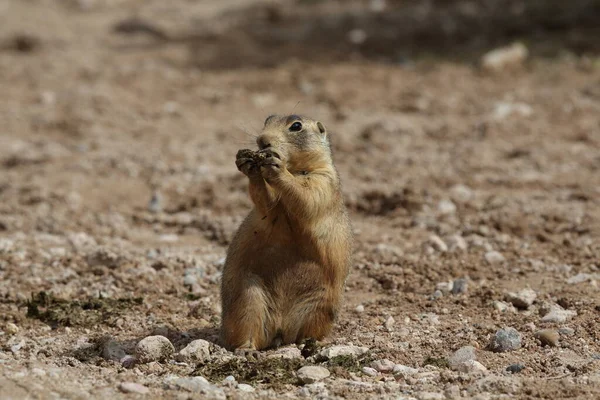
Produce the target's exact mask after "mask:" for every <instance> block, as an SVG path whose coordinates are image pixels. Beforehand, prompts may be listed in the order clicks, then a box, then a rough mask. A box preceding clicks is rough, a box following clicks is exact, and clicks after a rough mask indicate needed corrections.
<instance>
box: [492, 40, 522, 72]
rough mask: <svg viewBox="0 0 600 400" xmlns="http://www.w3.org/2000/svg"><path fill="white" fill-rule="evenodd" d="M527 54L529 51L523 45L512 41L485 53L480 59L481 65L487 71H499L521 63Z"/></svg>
mask: <svg viewBox="0 0 600 400" xmlns="http://www.w3.org/2000/svg"><path fill="white" fill-rule="evenodd" d="M528 56H529V51H528V50H527V47H525V45H523V44H522V43H514V44H512V45H510V46H506V47H501V48H497V49H494V50H492V51H490V52H488V53H486V54H485V55H484V56H483V57H482V59H481V65H482V67H483V68H484V69H486V70H488V71H492V72H499V71H503V70H508V69H513V68H515V67H518V66H521V65H523V63H524V62H525V60H526V59H527V57H528Z"/></svg>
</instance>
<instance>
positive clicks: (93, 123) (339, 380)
mask: <svg viewBox="0 0 600 400" xmlns="http://www.w3.org/2000/svg"><path fill="white" fill-rule="evenodd" d="M363 3H364V4H363ZM367 3H369V2H347V3H339V2H333V1H332V2H327V3H324V2H319V1H306V0H305V1H299V2H296V3H291V2H289V1H287V2H279V3H273V2H263V1H241V0H238V1H235V0H228V1H223V0H222V1H191V0H173V1H169V2H164V1H160V0H65V1H56V0H2V1H0V42H1V43H0V97H1V100H0V127H1V129H0V398H2V399H10V398H14V399H21V398H35V399H59V398H61V399H62V398H64V399H89V398H98V399H102V398H106V399H108V398H129V397H131V398H133V397H138V398H157V399H158V398H177V399H185V398H194V399H201V398H225V396H227V397H228V398H296V397H303V396H304V397H312V398H359V399H361V398H362V399H366V398H390V399H392V398H394V399H410V398H415V399H446V398H448V399H454V398H477V399H501V398H522V399H534V398H546V399H566V398H573V399H575V398H577V399H596V398H600V288H599V282H600V59H599V58H598V56H597V50H598V46H599V42H598V40H597V37H598V36H597V34H598V26H600V25H599V24H598V23H597V22H598V20H599V19H598V16H599V15H600V12H599V9H600V7H599V6H598V2H590V1H574V2H572V4H573V8H572V9H570V13H567V12H565V13H559V14H557V13H547V14H543V15H542V17H543V16H544V15H545V16H548V15H550V16H551V17H552V18H550V19H548V18H546V19H544V18H545V17H544V18H542V17H540V18H539V19H535V18H533V17H531V15H538V14H535V11H536V10H535V9H534V10H533V11H532V10H531V9H530V8H528V6H525V5H524V4H525V3H524V2H519V1H510V2H508V3H509V6H506V7H502V10H503V12H504V11H505V12H506V13H507V14H506V15H504V14H502V13H499V11H498V10H497V9H492V8H490V7H491V5H493V4H496V5H497V4H498V2H497V1H482V2H472V1H441V0H440V1H430V2H424V1H423V2H416V1H407V2H400V1H388V2H387V7H388V9H387V10H384V11H383V12H381V11H377V7H379V6H381V4H383V3H384V2H378V1H372V2H370V6H369V5H368V4H367ZM539 3H540V2H529V4H534V5H536V4H538V5H539ZM550 3H552V4H555V3H556V2H555V1H549V2H548V4H550ZM590 4H592V5H591V6H590ZM575 5H577V7H576V6H575ZM584 6H587V8H585V7H584ZM369 7H371V8H369ZM531 7H533V6H531ZM494 10H496V11H494ZM530 13H534V14H531V15H530ZM556 15H559V16H560V18H557V17H555V16H556ZM132 18H135V19H132ZM140 21H142V22H144V23H149V24H151V25H150V26H146V25H143V24H142V23H141V22H140ZM507 21H510V24H509V23H508V22H507ZM119 23H121V25H118V26H120V28H118V29H116V28H115V26H116V24H119ZM149 27H153V30H151V32H146V33H143V32H142V33H140V32H138V33H135V32H129V34H125V33H124V32H123V31H131V30H135V29H137V30H140V28H146V31H149V29H147V28H149ZM513 40H522V41H523V42H524V43H525V44H526V45H527V46H528V47H529V49H530V53H531V56H530V57H529V59H528V60H527V61H526V62H525V63H524V65H522V66H520V67H519V68H516V69H510V70H505V71H500V72H497V73H490V72H485V71H483V70H482V69H481V68H480V67H479V65H478V64H477V62H476V61H477V60H478V59H479V57H480V56H481V55H482V54H483V53H485V52H486V51H488V50H490V49H492V48H494V47H496V46H498V45H505V44H509V43H511V42H512V41H513ZM292 111H293V112H294V113H300V114H306V115H308V116H312V117H314V118H318V119H319V120H321V121H323V123H324V124H325V125H326V126H327V127H328V128H329V130H330V131H331V132H332V134H331V140H332V143H333V149H334V157H335V161H336V165H337V167H338V169H339V171H340V175H341V178H342V183H343V190H344V195H345V198H346V202H347V205H348V207H349V209H350V212H351V217H352V223H353V226H354V230H355V233H356V238H357V246H356V252H355V258H354V263H353V267H352V271H351V275H350V277H349V280H348V285H347V291H346V294H345V305H344V308H343V312H342V313H341V315H340V316H339V321H338V322H337V324H336V327H335V329H334V332H333V334H332V335H331V337H329V338H328V339H327V340H326V341H325V342H324V343H319V344H318V346H322V347H324V348H328V347H330V346H332V345H343V346H349V345H355V346H362V347H367V348H368V352H367V353H366V354H365V355H362V356H360V357H357V358H352V357H346V358H344V357H341V358H340V357H338V358H336V359H330V360H324V359H321V358H319V357H315V356H312V357H308V358H307V359H305V358H304V357H301V356H297V357H295V358H292V359H291V360H288V361H289V362H288V361H285V360H284V361H285V362H284V361H279V360H278V359H276V358H267V359H266V360H267V361H264V360H262V361H260V360H259V361H254V360H248V361H246V360H244V359H241V358H238V357H234V356H233V355H232V354H231V353H227V352H226V351H225V350H224V349H222V348H220V347H219V346H218V341H217V340H218V336H217V327H218V324H219V318H220V316H219V313H220V305H219V297H218V287H219V286H218V285H219V273H220V269H221V267H222V265H223V260H224V256H225V251H226V248H227V244H228V242H229V240H230V238H231V236H232V234H233V232H234V231H235V229H236V227H237V225H238V224H239V222H240V221H241V220H242V218H243V217H244V216H245V215H246V213H247V212H248V211H249V210H250V207H251V202H250V200H249V197H248V195H247V186H246V180H245V177H244V176H243V175H242V174H241V173H239V172H238V171H237V170H236V167H235V163H234V160H235V154H236V151H237V150H238V149H240V148H245V147H249V146H254V138H255V135H256V134H257V133H258V132H259V130H260V128H261V127H262V123H263V121H264V119H265V117H266V116H267V115H269V114H273V113H279V114H286V113H291V112H292ZM457 280H458V281H457ZM528 288H530V289H532V290H533V295H531V294H530V296H534V297H535V298H534V299H531V301H529V302H528V304H520V303H519V301H518V299H517V300H515V299H514V298H511V296H510V295H509V293H510V292H514V293H516V292H520V291H522V290H524V289H528ZM517 297H519V296H517ZM520 297H523V296H522V295H521V296H520ZM513 303H514V304H516V305H517V307H514V306H513V305H512V304H513ZM526 303H527V302H526ZM555 314H558V317H557V318H552V316H553V315H555ZM510 327H512V328H515V329H516V330H517V331H518V332H519V333H520V336H521V345H520V347H519V346H516V347H517V348H515V349H513V350H512V351H507V352H494V351H492V350H491V348H490V346H489V344H490V342H491V341H492V338H494V336H495V335H496V332H497V331H498V330H499V329H504V328H510ZM543 329H549V330H551V331H552V332H550V333H548V332H546V335H550V336H552V335H556V334H557V333H558V335H559V337H558V340H556V338H553V339H552V340H550V341H545V339H544V336H543V335H542V339H540V334H539V331H540V330H543ZM149 335H163V336H166V337H167V338H168V339H169V340H170V341H171V342H172V343H173V345H174V347H175V351H179V350H181V349H182V348H184V347H185V346H186V345H187V344H188V343H189V342H190V341H192V340H195V339H204V340H207V341H209V342H210V343H211V349H210V350H211V354H210V357H209V359H208V360H206V361H204V362H200V363H194V362H183V361H179V360H178V359H177V358H176V357H167V358H166V359H163V360H160V361H153V362H149V363H142V362H137V363H133V365H132V362H128V360H129V361H131V357H122V356H125V354H127V355H133V354H134V352H133V349H134V347H135V346H136V343H137V342H138V341H139V340H141V339H142V338H144V337H146V336H149ZM107 343H108V344H107ZM109 344H110V345H109ZM111 346H112V347H111ZM464 346H473V347H474V348H475V349H476V350H475V353H476V357H477V361H478V362H479V363H480V365H476V366H475V367H473V364H471V368H467V369H465V370H461V368H460V367H459V368H458V370H457V368H456V367H455V366H453V364H452V363H451V362H449V357H450V356H451V355H452V354H453V353H454V352H455V351H456V350H458V349H459V348H462V347H464ZM292 347H293V346H292ZM111 348H112V349H114V351H115V354H117V356H112V355H111V354H112V353H111V352H110V351H109V350H110V349H111ZM281 351H283V352H286V351H287V352H288V353H289V354H296V353H294V352H298V350H296V349H293V348H288V349H284V350H280V352H281ZM318 351H319V350H318ZM288 353H286V354H288ZM273 354H279V353H277V352H276V351H275V350H270V351H269V352H267V356H269V355H273ZM383 359H387V360H390V361H391V362H393V364H399V365H403V366H406V367H410V368H406V367H397V368H396V370H395V372H391V371H387V372H386V371H385V369H384V368H379V366H380V365H379V366H378V364H377V363H375V364H372V362H373V361H378V360H383ZM268 360H271V361H268ZM305 364H306V365H312V364H316V365H320V366H324V367H325V368H327V369H328V370H329V371H330V373H331V375H330V376H329V377H328V378H326V379H324V380H322V381H320V382H317V383H313V384H307V385H303V384H301V383H300V382H299V381H298V379H297V377H296V375H295V372H296V370H297V369H298V368H299V367H300V366H302V365H305ZM380 364H381V363H380ZM514 364H521V365H522V366H524V369H522V370H521V371H520V372H518V373H517V372H515V373H512V372H510V371H507V368H508V367H509V366H511V365H513V367H512V368H513V371H514V370H515V368H516V367H514ZM371 366H374V367H377V368H379V369H381V370H383V372H377V371H376V370H375V369H369V368H370V367H371ZM377 368H376V369H377ZM411 368H413V369H414V370H413V369H411ZM465 368H466V367H465ZM517 369H518V368H517ZM198 375H200V376H203V377H204V378H206V379H207V380H208V381H209V382H210V383H206V382H204V383H203V384H202V385H200V387H198V382H200V380H199V379H196V380H195V381H194V380H193V379H191V377H193V376H198ZM228 375H232V376H233V377H234V378H235V380H236V382H238V383H246V384H249V385H251V387H248V386H244V385H236V382H233V383H232V380H231V378H229V381H225V382H223V379H224V378H225V377H226V376H228ZM190 382H192V383H194V384H196V386H194V384H192V383H190ZM124 383H129V385H124ZM130 383H138V384H140V385H143V386H135V385H130Z"/></svg>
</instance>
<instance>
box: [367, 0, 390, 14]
mask: <svg viewBox="0 0 600 400" xmlns="http://www.w3.org/2000/svg"><path fill="white" fill-rule="evenodd" d="M386 8H387V4H386V0H371V1H370V2H369V10H371V11H372V12H382V11H385V9H386Z"/></svg>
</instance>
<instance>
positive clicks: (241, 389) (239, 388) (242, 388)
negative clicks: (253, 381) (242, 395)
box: [237, 383, 255, 393]
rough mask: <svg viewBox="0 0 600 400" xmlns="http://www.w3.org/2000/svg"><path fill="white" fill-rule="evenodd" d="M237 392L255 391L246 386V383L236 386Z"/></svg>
mask: <svg viewBox="0 0 600 400" xmlns="http://www.w3.org/2000/svg"><path fill="white" fill-rule="evenodd" d="M237 388H238V390H240V391H242V392H246V393H252V392H254V391H255V389H254V388H253V387H252V386H250V385H248V384H247V383H239V384H238V385H237Z"/></svg>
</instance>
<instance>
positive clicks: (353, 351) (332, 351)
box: [319, 346, 369, 359]
mask: <svg viewBox="0 0 600 400" xmlns="http://www.w3.org/2000/svg"><path fill="white" fill-rule="evenodd" d="M368 351H369V348H368V347H359V346H331V347H327V348H325V349H323V350H321V352H320V353H319V355H320V356H321V357H324V358H327V359H330V358H334V357H339V356H355V357H358V356H361V355H363V354H365V353H366V352H368Z"/></svg>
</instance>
